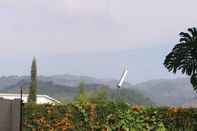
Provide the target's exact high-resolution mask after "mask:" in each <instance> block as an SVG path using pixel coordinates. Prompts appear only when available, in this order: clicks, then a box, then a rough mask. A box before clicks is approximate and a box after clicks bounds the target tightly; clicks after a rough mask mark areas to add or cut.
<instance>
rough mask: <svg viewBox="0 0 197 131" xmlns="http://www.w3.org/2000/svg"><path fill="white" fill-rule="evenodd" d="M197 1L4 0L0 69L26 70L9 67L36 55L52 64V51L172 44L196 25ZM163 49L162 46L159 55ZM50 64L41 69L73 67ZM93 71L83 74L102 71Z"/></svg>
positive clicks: (0, 14) (58, 53) (70, 52)
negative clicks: (182, 32)
mask: <svg viewBox="0 0 197 131" xmlns="http://www.w3.org/2000/svg"><path fill="white" fill-rule="evenodd" d="M196 5H197V1H196V0H187V1H185V0H173V1H172V0H165V1H164V0H148V1H147V0H0V18H1V20H0V47H1V48H0V57H1V59H2V62H1V63H2V64H3V67H4V68H3V71H0V73H1V74H2V75H3V74H12V73H13V72H15V73H16V74H27V73H26V70H25V71H24V70H22V68H21V70H20V71H19V70H18V68H13V69H12V70H11V71H12V73H11V71H10V69H9V68H8V67H9V66H10V65H9V63H12V64H15V65H16V64H19V63H20V62H21V61H22V63H23V64H22V65H27V63H28V64H29V63H31V60H29V61H30V62H29V61H28V62H27V59H29V58H32V57H33V56H36V57H38V59H39V58H40V59H41V60H42V58H43V59H44V58H46V59H47V60H46V61H48V64H51V63H53V62H52V60H51V61H50V56H52V57H53V58H54V57H55V58H56V57H57V56H65V55H75V56H80V54H84V53H85V54H90V55H91V54H92V53H93V54H102V53H103V52H108V53H110V52H112V54H114V53H113V52H118V51H120V52H121V51H123V52H124V51H129V50H133V49H136V50H140V49H142V48H152V47H153V48H154V47H155V48H154V49H155V50H156V49H157V48H158V47H159V48H160V49H161V47H165V49H164V50H166V51H167V50H170V48H172V47H173V46H174V45H175V44H176V43H177V41H178V33H179V32H181V31H186V30H187V28H188V27H194V26H196V23H197V16H196V15H194V14H195V12H196ZM161 53H164V52H162V50H161V52H156V54H155V55H160V54H161ZM165 53H166V52H165ZM161 55H162V56H163V55H164V54H161ZM114 56H115V55H114ZM79 58H80V57H79ZM79 58H78V59H79ZM76 59H77V58H76ZM146 59H147V58H146V55H145V56H144V60H146ZM136 60H137V58H136ZM18 61H20V62H18ZM23 61H24V62H23ZM117 61H118V60H117ZM152 61H153V62H154V60H152ZM160 61H162V59H160ZM101 62H102V61H101ZM57 63H58V62H57ZM125 63H127V62H126V59H125ZM59 64H61V62H60V63H59ZM78 64H81V63H78ZM18 66H19V65H18ZM40 66H41V67H43V65H40ZM54 67H55V66H54ZM78 68H80V66H79V67H78ZM132 68H133V67H132ZM152 68H153V67H152ZM24 69H26V68H24ZM119 69H120V68H117V70H119ZM50 70H52V69H51V68H47V69H43V74H55V73H61V72H63V73H64V72H65V73H66V72H69V71H70V70H71V69H67V70H66V69H65V71H61V72H60V71H59V72H58V71H57V72H55V71H53V72H52V73H49V72H51V71H50ZM74 70H75V69H74ZM6 72H7V73H6ZM91 72H98V70H97V68H95V69H93V70H92V71H88V69H87V72H85V73H84V72H82V73H79V74H84V75H88V74H92V75H95V76H97V75H98V74H99V73H91ZM111 72H114V70H111ZM157 72H159V70H158V71H157ZM71 73H72V72H71ZM73 73H76V74H77V71H73ZM13 74H14V73H13ZM113 75H114V74H113V73H111V74H110V75H106V77H113ZM98 76H99V75H98ZM101 76H102V77H104V75H101ZM157 77H168V75H158V76H157ZM150 78H153V77H151V76H150ZM154 78H155V77H154ZM143 80H147V79H143ZM139 81H140V80H139Z"/></svg>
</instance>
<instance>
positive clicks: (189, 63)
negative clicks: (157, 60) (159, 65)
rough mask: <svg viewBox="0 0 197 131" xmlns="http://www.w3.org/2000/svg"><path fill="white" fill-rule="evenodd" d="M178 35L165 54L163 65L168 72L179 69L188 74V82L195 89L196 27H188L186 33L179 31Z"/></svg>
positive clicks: (196, 85)
mask: <svg viewBox="0 0 197 131" xmlns="http://www.w3.org/2000/svg"><path fill="white" fill-rule="evenodd" d="M179 36H180V40H179V43H178V44H177V45H175V47H174V48H173V49H172V51H171V52H170V53H169V54H168V55H167V56H166V58H165V61H164V66H165V67H166V68H167V69H168V71H170V72H173V73H176V72H177V70H181V72H182V73H183V74H186V75H188V76H190V77H191V78H190V82H191V84H192V85H193V88H194V90H195V91H197V29H196V28H195V27H193V28H189V29H188V33H185V32H181V33H179Z"/></svg>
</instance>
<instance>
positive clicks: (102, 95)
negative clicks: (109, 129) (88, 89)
mask: <svg viewBox="0 0 197 131" xmlns="http://www.w3.org/2000/svg"><path fill="white" fill-rule="evenodd" d="M107 88H108V87H107V86H105V85H103V86H101V87H100V88H98V89H96V90H95V91H94V92H92V93H91V94H90V96H89V99H90V101H92V102H95V103H101V104H102V103H105V102H107V101H109V94H108V91H107Z"/></svg>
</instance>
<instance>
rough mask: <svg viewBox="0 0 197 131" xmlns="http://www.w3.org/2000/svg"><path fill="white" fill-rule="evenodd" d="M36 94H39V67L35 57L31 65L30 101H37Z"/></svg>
mask: <svg viewBox="0 0 197 131" xmlns="http://www.w3.org/2000/svg"><path fill="white" fill-rule="evenodd" d="M36 95H37V67H36V59H35V58H34V59H33V61H32V66H31V84H30V89H29V96H28V102H30V103H36Z"/></svg>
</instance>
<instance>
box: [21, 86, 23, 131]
mask: <svg viewBox="0 0 197 131" xmlns="http://www.w3.org/2000/svg"><path fill="white" fill-rule="evenodd" d="M22 128H23V87H22V86H21V87H20V131H22V130H23V129H22Z"/></svg>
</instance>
